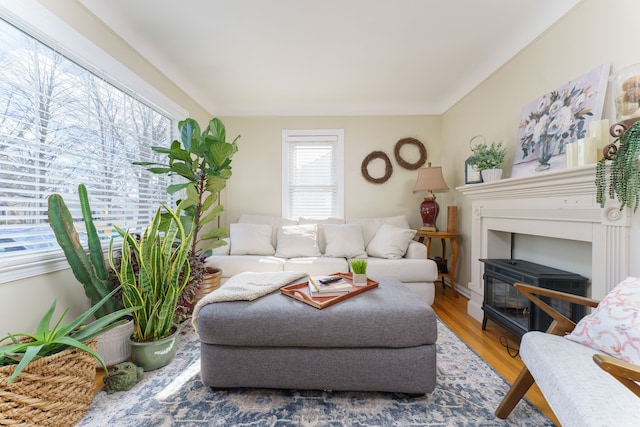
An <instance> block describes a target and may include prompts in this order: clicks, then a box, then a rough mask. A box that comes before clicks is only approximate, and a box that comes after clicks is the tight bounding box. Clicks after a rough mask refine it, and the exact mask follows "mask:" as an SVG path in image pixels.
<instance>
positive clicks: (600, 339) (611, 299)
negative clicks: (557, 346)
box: [565, 277, 640, 365]
mask: <svg viewBox="0 0 640 427" xmlns="http://www.w3.org/2000/svg"><path fill="white" fill-rule="evenodd" d="M565 337H566V338H567V339H570V340H571V341H575V342H579V343H580V344H582V345H586V346H587V347H591V348H594V349H596V350H600V351H604V352H605V353H608V354H610V355H611V356H613V357H617V358H618V359H621V360H624V361H625V362H630V363H634V364H636V365H640V278H639V277H627V278H626V279H625V280H624V281H622V282H620V283H619V284H618V285H617V286H616V287H615V288H613V289H612V290H611V292H609V293H608V294H607V295H606V296H605V297H604V299H603V300H602V301H600V303H599V304H598V307H596V309H595V310H594V311H593V312H592V313H591V314H589V315H587V316H585V317H583V318H582V319H581V320H580V321H579V322H578V324H577V325H576V327H575V328H574V329H573V332H571V333H570V334H568V335H566V336H565Z"/></svg>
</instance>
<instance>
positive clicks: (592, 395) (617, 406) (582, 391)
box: [495, 283, 640, 426]
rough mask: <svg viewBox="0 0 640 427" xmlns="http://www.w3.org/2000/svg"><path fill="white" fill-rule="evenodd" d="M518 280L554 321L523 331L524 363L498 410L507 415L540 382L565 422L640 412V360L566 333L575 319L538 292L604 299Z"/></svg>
mask: <svg viewBox="0 0 640 427" xmlns="http://www.w3.org/2000/svg"><path fill="white" fill-rule="evenodd" d="M514 286H515V287H516V289H517V290H518V291H520V292H521V293H522V294H523V295H524V296H526V297H527V298H528V299H529V300H530V301H532V302H533V303H534V304H536V305H537V306H538V307H539V308H540V309H541V310H542V311H544V312H545V313H547V314H548V315H549V316H551V318H552V319H553V321H552V323H551V325H550V326H549V328H548V329H547V331H546V332H544V333H543V332H538V331H532V332H528V333H526V334H525V335H524V336H523V338H522V343H521V347H520V354H521V357H522V360H523V362H524V364H525V366H524V368H523V369H522V371H521V372H520V374H519V375H518V377H517V378H516V380H515V381H514V383H513V385H512V386H511V389H510V390H509V392H508V393H507V394H506V395H505V397H504V399H503V400H502V402H501V403H500V405H499V406H498V408H497V409H496V412H495V414H496V416H497V417H498V418H503V419H504V418H507V417H508V416H509V414H510V413H511V411H512V410H513V408H514V407H515V406H516V404H517V403H518V402H519V401H520V399H521V398H522V397H523V396H524V394H525V393H526V392H527V390H529V388H530V387H531V386H532V385H533V383H534V382H537V384H538V386H539V387H540V389H541V391H542V393H543V395H544V396H545V398H546V399H547V401H548V402H549V405H550V406H551V408H552V409H553V411H554V413H555V414H556V416H557V417H558V419H559V420H560V422H561V423H562V425H563V426H569V425H581V426H586V425H626V424H625V423H624V422H620V421H621V420H620V417H623V419H625V420H626V419H627V418H628V417H632V418H631V419H633V417H640V409H638V408H639V407H640V405H639V403H640V401H636V400H635V399H637V397H639V396H640V386H639V385H638V384H637V383H636V381H640V366H638V365H634V364H632V363H628V362H624V361H622V360H619V359H616V358H614V357H611V356H609V355H605V354H604V353H601V352H599V351H597V350H594V349H591V348H589V347H586V346H584V345H582V344H580V343H577V342H574V341H570V340H568V339H564V338H561V337H563V336H564V335H565V334H567V333H569V332H571V331H572V330H573V329H574V328H575V326H576V324H575V323H574V322H573V321H571V320H570V319H568V318H567V317H566V316H564V315H563V314H561V313H560V312H558V311H557V310H556V309H554V308H553V307H551V306H550V305H549V304H548V303H546V302H545V301H543V300H542V299H540V298H539V296H541V297H548V298H552V299H558V300H561V301H566V302H570V303H574V304H580V305H584V306H587V307H597V306H598V303H599V301H597V300H594V299H591V298H586V297H581V296H576V295H571V294H567V293H564V292H559V291H553V290H550V289H544V288H540V287H537V286H531V285H526V284H522V283H516V284H515V285H514ZM559 337H560V338H559ZM593 362H595V363H593ZM598 366H599V367H600V368H601V369H602V370H603V371H601V370H600V369H599V368H598ZM604 372H607V373H609V374H611V376H609V375H606V374H604ZM614 378H615V379H614ZM616 380H617V381H616ZM620 384H622V385H624V386H625V387H626V388H627V389H629V390H630V391H631V392H632V393H634V394H635V396H634V394H631V393H628V391H627V390H625V389H624V388H623V387H621V386H620ZM585 395H586V397H585ZM612 396H615V399H612V398H611V397H612ZM594 413H595V414H597V415H594ZM636 419H640V418H636ZM603 420H606V421H607V422H605V421H603ZM598 423H601V424H598Z"/></svg>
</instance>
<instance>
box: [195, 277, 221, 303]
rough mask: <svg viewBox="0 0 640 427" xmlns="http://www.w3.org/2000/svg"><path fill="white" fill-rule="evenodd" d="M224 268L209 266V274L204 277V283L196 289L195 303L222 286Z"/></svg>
mask: <svg viewBox="0 0 640 427" xmlns="http://www.w3.org/2000/svg"><path fill="white" fill-rule="evenodd" d="M221 277H222V270H220V269H219V268H207V274H205V275H204V276H203V277H202V283H201V284H200V287H199V288H198V290H197V291H196V297H195V301H194V304H195V303H197V302H198V301H200V300H201V299H202V298H204V296H205V295H207V294H209V292H213V291H215V290H216V289H218V288H219V287H220V278H221Z"/></svg>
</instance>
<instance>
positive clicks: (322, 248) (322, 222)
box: [298, 217, 344, 253]
mask: <svg viewBox="0 0 640 427" xmlns="http://www.w3.org/2000/svg"><path fill="white" fill-rule="evenodd" d="M298 224H300V225H303V224H317V225H318V246H319V247H320V252H321V253H324V251H325V249H326V248H327V239H325V238H324V225H325V224H344V219H341V218H304V217H300V218H298Z"/></svg>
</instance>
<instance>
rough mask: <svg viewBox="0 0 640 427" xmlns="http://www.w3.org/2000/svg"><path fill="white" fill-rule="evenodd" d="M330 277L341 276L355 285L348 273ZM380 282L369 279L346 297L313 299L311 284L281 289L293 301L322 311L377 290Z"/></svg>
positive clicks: (355, 287)
mask: <svg viewBox="0 0 640 427" xmlns="http://www.w3.org/2000/svg"><path fill="white" fill-rule="evenodd" d="M330 276H340V277H342V278H343V279H344V280H346V281H347V282H349V283H351V284H353V280H351V274H348V273H333V274H330ZM377 287H378V282H376V281H375V280H372V279H369V278H368V277H367V284H366V285H364V286H354V287H353V288H352V289H351V290H350V291H349V292H347V293H345V294H344V295H338V296H331V297H312V296H311V295H310V294H309V282H302V283H296V284H293V285H288V286H285V287H283V288H280V292H281V293H283V294H284V295H287V296H290V297H291V298H293V299H297V300H298V301H302V302H303V303H305V304H309V305H310V306H312V307H315V308H317V309H320V310H322V309H323V308H325V307H329V306H330V305H333V304H336V303H339V302H340V301H344V300H346V299H349V298H351V297H354V296H356V295H358V294H361V293H363V292H365V291H368V290H369V289H373V288H377Z"/></svg>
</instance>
